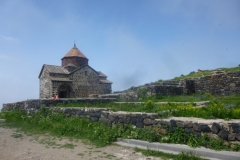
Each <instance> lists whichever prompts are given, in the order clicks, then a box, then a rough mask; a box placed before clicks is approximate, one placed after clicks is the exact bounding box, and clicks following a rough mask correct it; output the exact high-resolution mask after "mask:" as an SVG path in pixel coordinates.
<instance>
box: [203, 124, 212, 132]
mask: <svg viewBox="0 0 240 160" xmlns="http://www.w3.org/2000/svg"><path fill="white" fill-rule="evenodd" d="M200 128H201V131H202V132H211V128H210V127H209V126H208V125H206V124H201V125H200Z"/></svg>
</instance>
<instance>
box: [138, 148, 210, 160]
mask: <svg viewBox="0 0 240 160" xmlns="http://www.w3.org/2000/svg"><path fill="white" fill-rule="evenodd" d="M134 150H135V151H136V152H141V153H142V154H143V155H145V156H154V157H161V158H162V159H173V160H185V159H187V160H206V159H203V158H200V157H199V156H195V155H193V154H192V153H184V152H182V153H180V154H178V155H174V154H170V153H165V152H161V151H154V150H151V149H147V150H144V149H140V148H135V149H134Z"/></svg>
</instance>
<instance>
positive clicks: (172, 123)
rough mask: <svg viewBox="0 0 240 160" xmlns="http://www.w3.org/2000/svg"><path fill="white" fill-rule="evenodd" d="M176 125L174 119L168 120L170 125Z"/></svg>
mask: <svg viewBox="0 0 240 160" xmlns="http://www.w3.org/2000/svg"><path fill="white" fill-rule="evenodd" d="M176 126H177V122H176V121H175V120H174V119H171V120H170V127H176Z"/></svg>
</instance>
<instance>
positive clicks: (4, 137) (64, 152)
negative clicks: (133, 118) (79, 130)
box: [0, 122, 159, 160]
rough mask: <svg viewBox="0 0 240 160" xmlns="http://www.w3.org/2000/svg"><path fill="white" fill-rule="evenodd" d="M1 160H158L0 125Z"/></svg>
mask: <svg viewBox="0 0 240 160" xmlns="http://www.w3.org/2000/svg"><path fill="white" fill-rule="evenodd" d="M0 159H1V160H28V159H29V160H55V159H56V160H66V159H67V160H75V159H81V160H94V159H96V160H98V159H100V160H109V159H114V160H120V159H122V160H146V159H148V160H159V158H154V157H146V156H143V155H142V154H141V153H138V152H135V151H134V149H133V148H126V147H121V146H116V145H109V146H107V147H103V148H96V147H95V146H92V145H90V144H87V143H83V142H82V141H81V140H75V139H68V138H57V137H53V136H50V135H36V134H33V135H32V134H30V133H24V132H23V131H21V130H20V129H17V128H10V127H8V126H7V125H6V123H5V122H0Z"/></svg>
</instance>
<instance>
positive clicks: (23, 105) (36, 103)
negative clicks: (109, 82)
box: [2, 98, 115, 113]
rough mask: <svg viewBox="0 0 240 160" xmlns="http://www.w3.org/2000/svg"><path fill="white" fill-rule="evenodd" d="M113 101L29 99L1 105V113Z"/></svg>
mask: <svg viewBox="0 0 240 160" xmlns="http://www.w3.org/2000/svg"><path fill="white" fill-rule="evenodd" d="M113 101H115V98H61V99H56V100H52V99H31V100H26V101H21V102H16V103H5V104H3V107H2V111H7V110H13V109H20V110H24V111H25V112H27V113H34V112H36V111H38V110H39V109H40V108H41V107H43V106H44V107H52V106H56V105H58V104H68V103H82V104H84V103H86V104H87V103H90V104H94V103H109V102H113Z"/></svg>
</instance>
